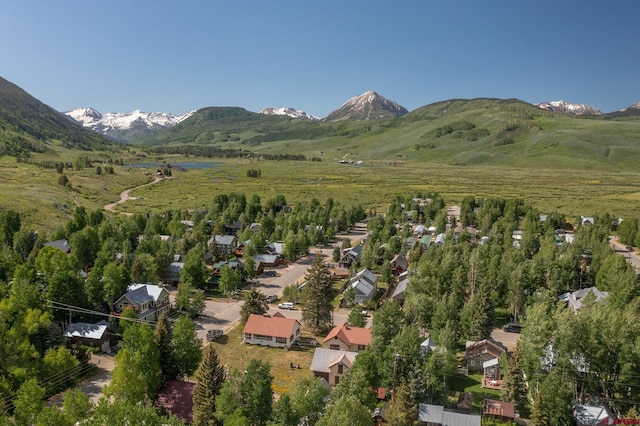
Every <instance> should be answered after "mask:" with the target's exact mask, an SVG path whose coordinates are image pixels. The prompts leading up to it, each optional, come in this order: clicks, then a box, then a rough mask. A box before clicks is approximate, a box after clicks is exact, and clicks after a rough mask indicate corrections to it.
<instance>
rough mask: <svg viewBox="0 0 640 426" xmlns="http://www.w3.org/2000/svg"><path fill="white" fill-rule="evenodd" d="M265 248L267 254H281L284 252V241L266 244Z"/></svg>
mask: <svg viewBox="0 0 640 426" xmlns="http://www.w3.org/2000/svg"><path fill="white" fill-rule="evenodd" d="M266 250H267V253H269V254H277V255H278V256H282V253H284V243H278V242H276V243H269V244H267V247H266Z"/></svg>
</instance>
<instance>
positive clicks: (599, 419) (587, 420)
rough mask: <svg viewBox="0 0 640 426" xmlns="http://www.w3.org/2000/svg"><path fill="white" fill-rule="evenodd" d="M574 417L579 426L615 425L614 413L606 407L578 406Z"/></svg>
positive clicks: (574, 411) (574, 409) (575, 408)
mask: <svg viewBox="0 0 640 426" xmlns="http://www.w3.org/2000/svg"><path fill="white" fill-rule="evenodd" d="M573 416H574V417H575V419H576V424H577V425H578V426H604V425H612V424H614V418H615V416H614V415H613V413H612V412H610V411H609V409H608V408H607V407H605V406H604V405H584V404H576V406H575V407H574V408H573Z"/></svg>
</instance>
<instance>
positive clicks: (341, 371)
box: [338, 364, 343, 374]
mask: <svg viewBox="0 0 640 426" xmlns="http://www.w3.org/2000/svg"><path fill="white" fill-rule="evenodd" d="M338 374H343V365H342V364H338Z"/></svg>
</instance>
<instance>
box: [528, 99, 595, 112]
mask: <svg viewBox="0 0 640 426" xmlns="http://www.w3.org/2000/svg"><path fill="white" fill-rule="evenodd" d="M538 106H539V107H540V108H542V109H546V110H548V111H553V112H564V113H567V114H575V115H602V112H601V111H600V110H599V109H598V108H596V107H592V106H591V105H585V104H571V103H569V102H566V101H551V102H542V103H539V104H538Z"/></svg>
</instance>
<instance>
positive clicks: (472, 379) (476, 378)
mask: <svg viewBox="0 0 640 426" xmlns="http://www.w3.org/2000/svg"><path fill="white" fill-rule="evenodd" d="M447 384H448V386H449V389H451V391H453V392H455V399H456V401H457V398H458V396H459V395H460V393H462V392H469V393H471V395H472V397H473V406H472V409H473V411H474V412H481V411H482V406H483V404H484V398H491V399H497V400H499V399H500V394H501V392H500V391H499V390H495V389H485V388H483V387H482V375H480V374H470V375H468V376H463V375H462V374H454V375H452V376H448V377H447Z"/></svg>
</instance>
